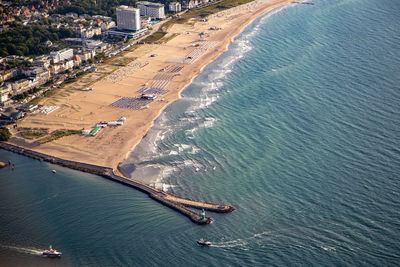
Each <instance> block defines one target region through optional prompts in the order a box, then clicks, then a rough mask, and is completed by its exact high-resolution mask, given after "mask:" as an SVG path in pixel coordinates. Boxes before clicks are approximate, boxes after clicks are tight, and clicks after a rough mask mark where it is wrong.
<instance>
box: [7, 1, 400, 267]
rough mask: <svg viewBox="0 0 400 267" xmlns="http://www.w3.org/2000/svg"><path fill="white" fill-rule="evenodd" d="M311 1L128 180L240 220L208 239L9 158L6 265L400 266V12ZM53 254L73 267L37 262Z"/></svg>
mask: <svg viewBox="0 0 400 267" xmlns="http://www.w3.org/2000/svg"><path fill="white" fill-rule="evenodd" d="M313 2H314V3H315V4H314V5H302V4H292V5H288V6H286V7H283V8H279V9H277V10H274V11H273V12H270V13H269V14H267V15H265V16H263V17H262V18H259V19H258V20H256V21H254V23H252V24H251V25H250V26H249V27H247V28H246V29H245V30H244V31H243V32H242V34H240V35H239V36H238V37H237V38H236V39H235V41H234V43H233V44H232V45H231V46H230V47H229V50H228V51H227V52H226V53H224V54H223V55H222V56H221V57H220V58H218V59H217V60H216V61H215V62H213V63H211V64H210V65H208V66H207V67H206V68H205V69H204V70H203V72H202V74H201V75H199V76H198V77H197V78H196V79H195V80H194V82H193V83H192V84H191V85H190V86H189V87H188V88H187V89H186V90H185V91H184V93H183V99H182V100H179V101H177V102H175V103H174V104H172V105H171V106H169V107H168V108H167V110H166V111H165V112H164V113H163V114H162V116H161V117H160V118H159V119H158V120H157V122H156V125H155V127H154V128H153V129H152V130H151V132H150V134H149V135H148V137H147V138H145V140H144V141H143V142H142V143H141V144H140V145H139V147H138V148H137V149H136V150H135V151H134V152H133V153H132V155H131V156H130V158H129V159H128V160H127V161H126V162H125V164H123V166H122V168H123V170H124V172H125V173H126V174H127V175H131V176H132V177H134V178H136V179H139V180H142V181H147V182H149V183H151V184H153V185H155V186H156V187H159V188H163V189H164V190H168V191H170V192H173V193H176V194H178V195H182V196H186V197H190V198H194V199H201V200H206V201H211V202H218V203H226V204H231V205H234V206H235V207H236V208H237V210H236V211H235V212H233V213H231V214H212V213H209V214H208V215H209V216H211V217H213V218H214V219H215V222H214V223H213V224H211V225H208V226H198V225H195V224H193V223H192V222H190V221H189V220H188V219H187V218H186V217H183V216H181V215H180V214H178V213H176V212H175V211H173V210H171V209H169V208H167V207H164V206H162V205H160V204H158V203H156V202H154V201H153V200H151V199H150V198H148V197H147V196H146V195H144V194H142V193H140V192H137V191H135V190H133V189H131V188H129V187H125V186H123V185H120V184H116V183H113V182H111V181H108V180H105V179H103V178H101V177H98V176H94V175H90V174H85V173H81V172H77V171H74V170H69V169H65V168H62V167H58V166H54V165H51V164H47V163H43V162H40V161H36V160H32V159H29V158H26V157H23V156H20V155H17V154H13V153H9V152H6V151H1V150H0V160H3V161H7V160H8V159H11V161H13V162H14V163H15V165H16V168H15V170H14V171H12V170H11V169H10V168H5V169H1V170H0V177H1V178H0V265H2V266H35V265H36V266H47V265H48V266H221V265H226V266H336V265H338V266H398V264H399V262H400V245H399V244H400V181H399V175H400V148H399V143H400V105H399V103H400V101H399V99H400V64H399V59H400V19H399V18H400V2H399V1H393V0H330V1H327V0H325V1H324V0H315V1H313ZM52 169H56V170H57V173H55V174H54V173H52V172H51V170H52ZM200 237H204V238H205V239H207V240H210V241H211V242H212V244H213V245H212V246H211V247H208V248H201V247H199V246H197V245H196V243H195V240H197V239H199V238H200ZM49 244H52V245H53V246H54V247H55V248H57V249H59V250H61V251H62V252H63V256H62V258H61V259H55V260H52V259H46V258H42V257H40V256H38V255H37V254H38V251H39V250H40V249H43V248H46V247H47V246H48V245H49Z"/></svg>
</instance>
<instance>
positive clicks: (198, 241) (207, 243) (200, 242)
mask: <svg viewBox="0 0 400 267" xmlns="http://www.w3.org/2000/svg"><path fill="white" fill-rule="evenodd" d="M197 244H199V245H200V246H202V247H208V246H210V245H211V242H210V241H205V240H204V239H203V238H200V239H199V240H197Z"/></svg>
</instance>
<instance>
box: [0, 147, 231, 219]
mask: <svg viewBox="0 0 400 267" xmlns="http://www.w3.org/2000/svg"><path fill="white" fill-rule="evenodd" d="M0 148H2V149H5V150H8V151H12V152H15V153H19V154H22V155H25V156H28V157H31V158H35V159H43V160H44V161H47V162H50V163H53V164H58V165H61V166H64V167H68V168H72V169H76V170H80V171H84V172H88V173H93V174H96V175H99V176H102V177H105V178H107V179H110V180H113V181H115V182H118V183H121V184H124V185H127V186H130V187H133V188H135V189H137V190H140V191H142V192H144V193H146V194H148V195H149V197H150V198H152V199H154V200H156V201H158V202H160V203H161V204H163V205H165V206H167V207H170V208H172V209H174V210H176V211H178V212H180V213H182V214H183V215H185V216H187V217H189V219H190V220H191V221H193V222H194V223H197V224H210V223H211V222H213V219H212V218H210V217H207V216H206V217H205V219H202V217H201V214H200V213H198V212H196V211H194V210H193V209H191V208H195V209H204V210H208V211H212V212H218V213H229V212H232V211H234V210H235V208H234V207H232V206H229V205H221V204H214V203H208V202H203V201H197V200H192V199H187V198H182V197H178V196H175V195H173V194H170V193H166V192H164V191H161V190H158V189H156V188H154V187H151V186H149V185H146V184H144V183H141V182H139V181H137V180H134V179H130V178H126V177H123V176H120V175H116V174H115V172H114V170H113V169H112V168H107V167H103V166H98V165H92V164H86V163H82V162H76V161H70V160H65V159H61V158H57V157H53V156H50V155H46V154H43V153H40V152H36V151H33V150H29V149H25V148H23V147H19V146H16V145H13V144H9V143H4V142H0Z"/></svg>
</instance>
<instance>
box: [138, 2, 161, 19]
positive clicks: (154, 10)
mask: <svg viewBox="0 0 400 267" xmlns="http://www.w3.org/2000/svg"><path fill="white" fill-rule="evenodd" d="M136 6H137V7H138V8H139V10H140V15H141V16H144V17H150V18H155V19H163V18H165V12H164V5H163V4H159V3H151V2H147V1H143V2H137V4H136Z"/></svg>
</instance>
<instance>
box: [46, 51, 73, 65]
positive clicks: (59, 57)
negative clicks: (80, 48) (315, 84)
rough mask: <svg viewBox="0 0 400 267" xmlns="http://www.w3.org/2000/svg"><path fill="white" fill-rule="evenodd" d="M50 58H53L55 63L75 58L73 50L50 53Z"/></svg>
mask: <svg viewBox="0 0 400 267" xmlns="http://www.w3.org/2000/svg"><path fill="white" fill-rule="evenodd" d="M50 56H51V57H52V58H53V62H54V63H58V62H61V61H64V60H68V59H71V58H72V57H73V56H74V50H73V49H72V48H65V49H63V50H60V51H56V52H50Z"/></svg>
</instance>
